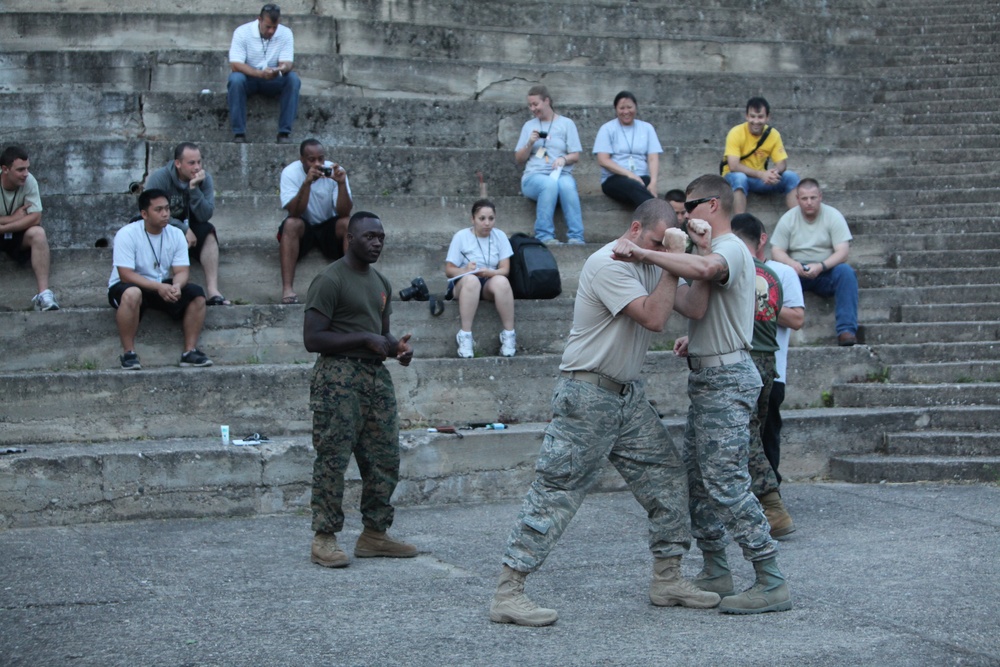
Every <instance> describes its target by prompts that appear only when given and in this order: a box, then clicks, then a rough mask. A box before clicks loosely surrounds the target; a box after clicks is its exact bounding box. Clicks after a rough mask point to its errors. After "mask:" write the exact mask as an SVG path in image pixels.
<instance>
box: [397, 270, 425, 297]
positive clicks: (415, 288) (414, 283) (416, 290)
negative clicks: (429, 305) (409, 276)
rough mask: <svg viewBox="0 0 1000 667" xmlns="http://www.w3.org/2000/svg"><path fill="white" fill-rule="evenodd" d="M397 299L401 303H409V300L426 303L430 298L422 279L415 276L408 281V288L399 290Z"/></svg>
mask: <svg viewBox="0 0 1000 667" xmlns="http://www.w3.org/2000/svg"><path fill="white" fill-rule="evenodd" d="M399 298H400V299H401V300H403V301H409V300H410V299H416V300H417V301H428V300H430V298H431V292H430V290H429V289H427V283H425V282H424V279H423V278H421V277H420V276H417V277H416V278H414V279H413V280H411V281H410V286H409V287H404V288H403V289H401V290H399Z"/></svg>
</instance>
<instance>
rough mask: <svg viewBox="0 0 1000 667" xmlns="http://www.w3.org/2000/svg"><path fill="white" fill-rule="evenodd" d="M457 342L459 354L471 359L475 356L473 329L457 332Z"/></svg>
mask: <svg viewBox="0 0 1000 667" xmlns="http://www.w3.org/2000/svg"><path fill="white" fill-rule="evenodd" d="M455 342H456V343H458V356H460V357H461V358H463V359H471V358H472V357H473V353H472V332H471V331H459V332H458V333H457V334H455Z"/></svg>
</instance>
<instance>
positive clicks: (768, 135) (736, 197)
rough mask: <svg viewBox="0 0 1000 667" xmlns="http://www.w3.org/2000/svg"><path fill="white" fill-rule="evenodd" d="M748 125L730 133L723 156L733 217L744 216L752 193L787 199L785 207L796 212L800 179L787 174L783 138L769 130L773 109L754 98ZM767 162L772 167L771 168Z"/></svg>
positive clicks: (723, 168)
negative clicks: (730, 192) (730, 187)
mask: <svg viewBox="0 0 1000 667" xmlns="http://www.w3.org/2000/svg"><path fill="white" fill-rule="evenodd" d="M746 117H747V122H745V123H741V124H739V125H737V126H736V127H734V128H733V129H731V130H729V134H728V135H726V152H725V154H724V155H723V164H722V176H723V178H725V179H726V181H727V182H728V183H729V185H731V186H732V188H733V214H734V215H736V214H739V213H745V212H746V210H747V195H748V194H749V193H750V192H758V193H761V194H783V195H785V206H786V207H787V208H794V207H795V206H797V205H798V202H797V201H796V200H795V188H796V186H798V184H799V176H798V174H796V173H795V172H794V171H789V170H788V153H786V152H785V146H784V144H782V143H781V135H780V134H779V133H778V131H777V130H775V129H774V128H772V127H770V126H769V125H768V124H767V121H768V120H770V118H771V105H769V104H768V103H767V100H765V99H764V98H763V97H751V98H750V100H749V101H748V102H747V108H746ZM768 160H770V161H771V166H770V168H768V164H767V162H768Z"/></svg>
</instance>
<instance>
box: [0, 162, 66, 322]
mask: <svg viewBox="0 0 1000 667" xmlns="http://www.w3.org/2000/svg"><path fill="white" fill-rule="evenodd" d="M30 166H31V164H30V162H29V161H28V153H27V151H25V150H24V149H23V148H21V147H20V146H8V147H7V148H6V149H4V151H3V153H2V154H0V186H2V194H3V211H0V250H3V251H4V252H6V253H7V254H8V255H10V256H11V258H13V259H15V260H17V261H19V262H25V263H27V262H28V260H29V259H30V260H31V269H32V270H33V271H34V272H35V282H36V283H37V284H38V294H36V295H35V296H34V297H32V299H31V303H32V304H33V305H34V306H35V310H59V304H57V303H56V298H55V296H54V295H53V294H52V290H50V289H49V241H48V238H47V237H46V236H45V229H43V228H42V198H41V197H40V196H39V193H38V181H36V180H35V177H34V176H32V175H31V173H30V172H29V171H28V168H29V167H30Z"/></svg>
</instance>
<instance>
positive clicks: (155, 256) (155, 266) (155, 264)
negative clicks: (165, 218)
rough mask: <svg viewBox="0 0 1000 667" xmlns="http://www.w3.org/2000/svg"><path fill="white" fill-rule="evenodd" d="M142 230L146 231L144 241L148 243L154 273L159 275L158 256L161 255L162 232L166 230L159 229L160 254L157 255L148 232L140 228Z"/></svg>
mask: <svg viewBox="0 0 1000 667" xmlns="http://www.w3.org/2000/svg"><path fill="white" fill-rule="evenodd" d="M142 231H143V232H145V233H146V243H148V244H149V251H150V252H151V253H153V259H154V260H155V261H154V262H153V268H154V269H156V275H157V276H159V275H160V257H161V256H162V255H163V232H164V231H166V230H161V231H160V254H159V255H157V254H156V250H155V249H154V248H153V239H151V238H149V232H147V231H146V230H145V229H144V230H142Z"/></svg>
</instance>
